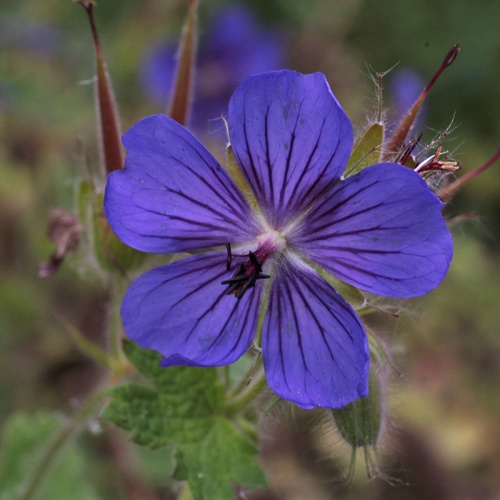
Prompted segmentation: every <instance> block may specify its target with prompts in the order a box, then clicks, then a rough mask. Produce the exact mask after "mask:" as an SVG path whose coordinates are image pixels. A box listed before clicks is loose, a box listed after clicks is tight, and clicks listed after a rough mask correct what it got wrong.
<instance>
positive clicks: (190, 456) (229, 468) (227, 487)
mask: <svg viewBox="0 0 500 500" xmlns="http://www.w3.org/2000/svg"><path fill="white" fill-rule="evenodd" d="M256 453H257V449H256V447H255V446H254V445H253V444H252V443H251V442H250V441H249V440H247V439H246V438H244V437H243V436H242V435H241V434H239V433H238V432H237V430H236V429H235V427H234V425H233V424H232V423H231V422H229V421H228V420H226V419H219V420H218V421H215V422H214V425H213V427H212V428H211V430H210V431H209V432H208V433H207V435H206V436H205V438H204V439H203V441H202V442H200V443H199V445H188V446H184V447H183V448H182V449H181V450H180V452H179V453H178V455H177V464H178V465H177V470H176V473H175V476H174V477H175V478H176V479H179V480H186V481H188V482H189V486H190V488H191V491H192V493H193V496H194V498H196V499H212V498H217V499H221V500H222V499H226V498H227V499H228V500H232V499H233V498H234V497H235V490H234V484H236V483H237V484H244V485H245V486H249V487H253V488H263V487H265V486H266V480H265V478H264V475H263V473H262V471H261V469H260V468H259V467H258V465H257V463H256V462H255V460H254V459H253V456H254V455H255V454H256Z"/></svg>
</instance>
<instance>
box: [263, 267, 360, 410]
mask: <svg viewBox="0 0 500 500" xmlns="http://www.w3.org/2000/svg"><path fill="white" fill-rule="evenodd" d="M300 267H301V268H300V269H299V267H298V266H296V265H291V266H288V267H287V268H285V269H282V270H281V271H280V270H276V271H275V273H274V275H273V283H272V285H271V292H270V299H269V308H268V313H267V316H266V320H265V322H264V329H263V338H262V352H263V355H264V368H265V371H266V378H267V381H268V383H269V386H270V387H271V389H272V390H273V391H275V392H276V393H277V394H278V395H279V396H280V397H282V398H285V399H288V400H290V401H293V402H294V403H296V404H297V405H299V406H300V407H302V408H305V409H309V408H314V407H317V406H319V407H326V408H340V407H342V406H345V405H346V404H348V403H350V402H351V401H354V400H356V399H357V398H359V397H365V396H367V394H368V368H369V351H368V342H367V338H366V335H365V332H364V329H363V326H362V324H361V322H360V320H359V318H358V317H357V316H356V313H355V312H354V310H353V309H352V308H351V306H350V305H348V304H347V302H345V300H344V299H343V298H342V297H341V296H340V295H339V294H338V293H337V292H336V291H335V290H334V289H333V288H332V287H330V285H328V283H327V282H326V281H325V280H324V279H323V278H321V277H320V276H318V275H317V274H316V273H315V272H314V271H312V270H311V269H310V268H309V267H306V266H305V265H304V264H301V266H300Z"/></svg>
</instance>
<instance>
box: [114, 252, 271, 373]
mask: <svg viewBox="0 0 500 500" xmlns="http://www.w3.org/2000/svg"><path fill="white" fill-rule="evenodd" d="M228 276H229V274H228V272H227V271H226V255H225V254H224V253H223V252H210V253H207V254H201V255H196V256H192V257H187V258H185V259H182V260H179V261H177V262H174V263H172V264H170V265H167V266H164V267H159V268H156V269H153V270H152V271H149V272H148V273H146V274H144V275H142V276H141V277H140V278H139V279H137V280H136V281H135V282H134V283H132V285H131V286H130V288H129V289H128V291H127V293H126V294H125V297H124V299H123V303H122V308H121V313H122V319H123V324H124V327H125V332H126V333H127V335H128V336H129V337H130V338H131V339H132V340H133V341H134V342H137V344H139V345H140V346H141V347H144V348H147V349H154V350H156V351H158V352H159V353H161V354H163V355H164V356H166V359H165V360H163V362H162V366H171V365H178V364H181V365H190V366H218V365H225V364H228V363H232V362H233V361H236V360H237V359H238V358H239V357H240V356H242V355H243V354H244V353H245V352H246V350H247V349H248V347H249V346H250V343H251V342H252V339H253V337H254V335H255V329H256V327H257V318H258V316H259V304H260V296H261V291H262V285H261V284H260V283H258V284H257V285H256V286H255V288H254V289H253V290H251V291H249V292H248V293H246V294H245V295H244V296H243V297H242V298H241V299H236V298H235V297H234V296H232V295H226V294H225V292H226V288H227V287H226V286H224V285H222V284H221V281H223V280H224V279H227V278H228Z"/></svg>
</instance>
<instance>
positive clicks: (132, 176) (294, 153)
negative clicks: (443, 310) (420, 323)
mask: <svg viewBox="0 0 500 500" xmlns="http://www.w3.org/2000/svg"><path fill="white" fill-rule="evenodd" d="M228 122H229V133H230V139H231V144H232V148H233V152H234V155H235V158H236V161H237V163H238V165H239V167H240V169H241V171H242V173H243V175H244V178H245V180H246V183H247V184H248V189H249V190H250V191H251V195H252V197H253V199H254V201H255V203H249V201H247V198H246V197H245V195H244V194H243V192H242V191H241V190H240V189H239V188H238V187H237V186H236V185H235V183H234V182H233V180H232V179H231V178H230V177H229V175H228V174H227V173H226V171H225V170H224V169H223V168H222V167H221V166H220V165H219V164H218V163H217V161H216V160H215V159H214V157H213V156H212V155H211V154H210V153H209V152H208V151H207V150H206V149H205V148H204V147H203V146H202V145H201V144H200V143H199V142H198V140H197V139H196V138H195V137H194V136H193V135H192V134H191V133H190V132H188V131H187V130H186V129H185V128H183V127H182V126H180V125H179V124H177V123H176V122H174V121H173V120H171V119H169V118H167V117H166V116H161V115H156V116H150V117H147V118H144V119H143V120H141V121H140V122H139V123H138V124H136V125H135V126H134V127H132V129H130V130H129V131H128V132H127V133H126V134H125V135H124V138H123V142H124V145H125V147H126V148H127V150H128V156H127V161H126V165H125V169H124V170H121V171H116V172H113V173H111V174H110V176H109V180H108V184H107V188H106V193H105V201H104V203H105V210H106V215H107V217H108V220H109V223H110V225H111V227H112V228H113V230H114V231H115V232H116V234H117V235H118V237H119V238H121V239H122V240H123V241H124V242H125V243H127V244H128V245H130V246H132V247H134V248H136V249H138V250H142V251H144V252H153V253H178V252H188V253H191V252H196V253H194V254H193V255H191V256H188V257H185V258H183V259H181V260H177V261H176V262H173V263H171V264H169V265H166V266H164V267H159V268H157V269H153V270H151V271H149V272H147V273H146V274H144V275H143V276H141V277H140V278H139V279H137V280H136V281H135V282H134V283H133V284H132V285H131V286H130V288H129V290H128V292H127V293H126V295H125V298H124V300H123V304H122V318H123V323H124V327H125V331H126V333H127V335H128V336H129V337H130V338H131V339H132V340H134V341H135V342H137V343H138V344H139V345H140V346H142V347H144V348H149V349H155V350H156V351H158V352H160V353H161V354H162V355H163V356H165V358H164V359H163V361H162V366H172V365H188V366H219V365H225V364H228V363H232V362H233V361H236V360H237V359H238V358H239V357H240V356H242V355H243V354H244V353H245V352H246V351H247V349H248V348H249V347H250V345H251V343H252V341H253V339H254V336H255V333H256V330H257V326H258V324H261V326H262V346H261V347H262V354H263V361H264V369H265V372H266V378H267V381H268V383H269V386H270V387H271V389H273V390H274V391H275V392H276V393H277V394H278V395H279V396H281V397H282V398H285V399H288V400H290V401H293V402H294V403H296V404H297V405H299V406H301V407H302V408H313V407H317V406H319V407H330V408H337V407H341V406H344V405H346V404H348V403H349V402H351V401H353V400H355V399H357V398H358V397H364V396H366V395H367V392H368V368H369V352H368V344H367V338H366V334H365V331H364V329H363V325H362V323H361V321H360V319H359V318H358V316H357V315H356V313H355V311H354V310H353V308H352V307H351V306H350V305H349V304H348V303H347V302H346V301H345V300H344V299H343V298H342V297H341V296H340V295H339V293H338V292H337V291H335V290H334V289H333V288H332V287H331V286H330V284H329V283H328V282H327V281H326V280H325V279H324V278H323V277H322V276H321V275H320V274H318V269H319V267H322V268H324V269H326V270H327V271H329V272H330V273H331V274H332V275H334V276H336V277H338V278H340V279H341V280H343V281H345V282H347V283H350V284H351V285H354V286H356V287H359V288H361V289H363V290H367V291H369V292H373V293H376V294H381V295H384V296H389V297H415V296H419V295H423V294H425V293H427V292H429V291H431V290H432V289H434V288H435V287H436V286H437V285H438V284H439V283H440V282H441V281H442V279H443V278H444V276H445V274H446V272H447V270H448V267H449V265H450V262H451V258H452V253H453V245H452V240H451V235H450V233H449V231H448V229H447V228H446V224H445V222H444V219H443V217H442V215H441V209H442V204H441V202H440V201H439V199H438V198H437V197H436V196H435V195H434V194H433V193H432V192H431V191H430V190H429V188H428V187H427V185H426V183H425V182H424V180H423V179H422V178H421V177H420V176H419V175H418V174H417V173H415V172H414V171H412V170H411V169H408V168H406V167H403V166H401V165H398V164H395V163H381V164H377V165H374V166H371V167H368V168H365V169H364V170H362V171H361V172H359V173H358V174H356V175H353V176H351V177H348V178H347V179H343V180H341V176H342V172H343V171H344V168H345V166H346V164H347V161H348V158H349V155H350V152H351V147H352V141H353V132H352V126H351V123H350V121H349V119H348V118H347V116H346V114H345V113H344V111H343V110H342V108H341V107H340V105H339V103H338V102H337V100H336V99H335V97H334V96H333V94H332V93H331V90H330V88H329V86H328V84H327V82H326V79H325V77H324V76H323V75H322V74H320V73H316V74H311V75H301V74H299V73H295V72H292V71H277V72H270V73H264V74H261V75H257V76H253V77H249V78H247V79H246V80H245V81H244V82H243V83H242V84H241V85H240V86H239V87H238V88H237V89H236V91H235V92H234V94H233V96H232V97H231V101H230V104H229V114H228ZM228 243H229V244H230V245H231V248H232V259H231V260H230V259H228V258H227V253H226V244H228ZM227 267H229V270H228V269H227ZM268 277H269V278H268ZM263 299H264V300H263Z"/></svg>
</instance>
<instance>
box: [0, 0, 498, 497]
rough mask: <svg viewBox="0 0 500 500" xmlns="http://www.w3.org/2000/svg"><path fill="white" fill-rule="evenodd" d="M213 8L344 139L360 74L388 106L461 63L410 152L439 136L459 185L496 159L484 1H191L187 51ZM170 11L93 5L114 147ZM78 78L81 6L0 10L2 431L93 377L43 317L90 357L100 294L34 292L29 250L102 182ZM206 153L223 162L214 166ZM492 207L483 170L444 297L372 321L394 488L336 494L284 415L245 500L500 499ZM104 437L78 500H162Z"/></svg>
mask: <svg viewBox="0 0 500 500" xmlns="http://www.w3.org/2000/svg"><path fill="white" fill-rule="evenodd" d="M229 3H230V4H232V5H235V4H243V3H245V4H246V5H247V6H248V7H250V8H251V9H252V10H253V11H254V12H255V15H256V16H257V18H258V20H259V22H260V23H262V25H263V26H264V27H265V29H268V30H276V32H278V33H279V34H280V36H282V37H283V40H284V44H285V54H286V55H285V57H286V61H285V63H284V66H286V67H289V68H291V69H296V70H298V71H302V72H312V71H322V72H324V73H325V74H326V75H327V78H328V80H329V82H330V84H331V86H332V89H333V91H334V92H335V94H336V96H337V98H338V99H339V101H340V102H341V104H342V106H343V107H344V108H345V110H346V111H347V113H348V114H349V116H350V117H351V119H352V121H353V123H354V125H355V129H356V128H357V130H360V129H361V126H362V125H363V124H365V123H366V121H367V118H369V117H373V115H374V108H375V102H376V101H375V94H374V86H373V82H372V81H371V79H370V77H369V73H370V70H369V68H372V69H373V70H375V71H379V72H383V71H386V70H389V69H390V68H392V67H393V66H394V65H396V64H398V66H396V68H395V69H394V70H393V71H392V72H391V73H389V74H388V75H387V76H386V77H385V80H384V84H385V87H386V88H385V93H384V95H385V103H386V104H387V105H388V106H390V105H391V92H390V89H391V78H392V76H393V74H395V73H396V72H397V70H398V68H402V67H406V68H411V69H412V70H414V71H415V72H417V73H418V74H419V75H420V76H421V77H422V78H423V79H424V81H427V80H428V79H430V77H431V76H432V74H433V73H434V71H435V70H436V68H437V67H438V66H439V64H440V62H441V60H442V58H443V57H444V55H445V54H446V53H447V51H448V50H449V49H450V48H451V46H452V45H453V44H455V43H459V44H460V45H461V48H462V51H461V52H460V54H459V57H458V59H457V60H456V61H455V63H454V64H453V66H451V67H450V68H449V69H448V70H447V71H446V72H445V73H444V74H443V76H442V77H441V79H440V81H439V82H438V84H437V85H436V87H435V88H434V89H433V90H432V92H431V94H430V96H429V98H428V101H427V110H426V123H425V126H426V127H427V128H426V129H425V134H424V142H425V140H426V139H427V140H430V139H431V138H432V137H433V136H434V135H435V131H436V130H438V131H442V130H444V129H445V128H446V127H447V126H448V125H449V124H450V122H452V121H453V124H454V129H455V130H454V133H453V134H452V135H451V137H449V138H448V139H447V142H446V144H445V149H447V150H448V151H451V152H453V156H454V158H455V159H456V160H458V161H460V162H461V164H462V167H463V171H464V172H465V171H468V170H470V169H472V168H473V167H476V166H479V165H481V164H482V163H484V162H485V161H486V160H487V159H488V158H489V157H490V156H492V154H493V153H494V152H495V151H496V150H497V149H498V147H499V143H500V120H499V119H498V117H499V116H500V96H499V88H500V85H499V84H500V34H499V29H498V26H500V5H499V3H498V1H496V0H481V1H479V2H470V1H467V0H453V1H452V0H437V1H436V0H432V1H431V0H419V1H416V0H390V1H387V2H377V1H375V0H331V1H325V0H308V1H299V0H266V1H253V2H252V1H247V2H224V1H222V0H205V1H202V2H201V8H200V23H201V24H200V34H201V36H202V37H203V36H204V30H206V29H207V28H206V26H207V20H208V19H210V18H213V16H214V13H216V12H217V9H219V8H221V7H224V6H227V5H228V4H229ZM186 4H187V2H186V1H181V0H149V1H147V2H146V1H139V0H101V1H99V2H98V7H97V9H96V11H95V15H96V19H97V26H98V29H99V33H100V37H101V44H102V47H103V51H104V55H105V58H106V60H107V63H108V69H109V71H110V73H111V76H112V79H113V84H114V89H115V93H116V98H117V102H118V105H119V108H120V113H121V117H122V125H123V129H124V130H125V129H126V128H128V127H129V126H130V125H132V124H133V123H134V122H135V121H137V120H138V119H139V118H141V117H142V116H145V115H147V114H151V113H154V112H158V111H162V110H159V109H158V108H157V107H155V105H154V104H152V103H151V102H150V101H149V100H148V99H147V97H146V95H145V93H144V91H143V90H142V88H141V86H140V84H139V76H138V70H139V67H140V64H141V60H142V59H143V58H144V54H145V51H146V49H147V48H148V47H149V46H151V44H153V43H155V42H158V41H159V40H161V39H164V38H167V37H168V38H175V37H178V35H179V33H180V30H181V27H182V22H183V17H184V15H185V12H186ZM93 76H94V55H93V49H92V43H91V37H90V32H89V27H88V22H87V19H86V17H85V13H84V11H83V9H82V8H81V7H80V6H77V5H74V4H72V2H71V1H70V0H44V1H43V2H41V1H33V0H32V1H29V0H15V1H14V0H2V5H1V6H0V234H1V240H0V241H1V243H0V265H1V268H0V273H1V283H2V286H1V287H0V299H1V300H0V373H1V377H0V421H1V422H2V423H4V422H6V421H7V418H8V416H9V415H11V414H12V413H13V412H15V411H23V412H35V411H37V410H40V409H43V410H58V411H60V412H61V415H66V414H69V413H70V412H71V410H72V408H74V407H75V406H77V405H78V403H79V401H80V400H81V398H84V397H85V396H86V394H88V392H89V390H91V388H92V387H93V386H94V385H95V384H96V381H97V380H98V379H99V377H100V376H101V375H102V372H101V371H100V369H98V368H96V367H95V365H94V364H93V363H91V362H90V361H88V360H86V359H85V357H84V356H82V355H81V354H80V353H79V352H78V351H77V349H76V348H75V346H74V344H73V343H72V341H71V339H70V337H69V336H68V333H67V331H66V330H65V327H64V326H63V325H62V324H61V322H60V321H59V320H58V319H57V316H58V315H59V316H61V315H62V316H63V317H65V318H67V319H68V321H70V322H71V323H73V324H74V325H76V326H78V328H80V329H81V330H82V331H83V332H85V334H86V335H87V336H88V337H89V338H90V339H92V340H93V341H95V342H97V343H101V344H102V343H103V342H104V340H103V339H104V334H105V332H104V331H103V328H104V326H103V325H104V324H105V319H106V314H107V311H106V304H107V301H108V300H109V292H108V289H107V286H106V283H105V281H104V280H103V279H102V277H101V276H100V275H99V273H98V272H96V271H93V270H92V267H91V266H88V265H87V264H86V261H87V260H88V258H87V257H86V256H85V255H84V250H80V251H79V252H77V253H76V254H73V255H71V256H70V257H69V258H68V259H67V261H66V262H65V263H64V265H63V266H62V268H61V270H60V271H59V272H58V273H57V274H56V275H55V276H53V277H50V278H47V279H39V278H37V268H38V264H39V262H40V261H43V260H46V259H47V258H48V257H49V255H50V254H51V252H52V251H53V249H54V245H53V244H52V243H51V242H50V241H49V240H48V239H47V236H46V223H47V220H48V217H49V215H50V214H51V212H52V211H53V210H54V209H56V208H59V207H62V208H65V209H66V210H68V211H70V212H74V211H75V207H74V193H75V186H76V182H77V180H79V179H81V178H83V177H84V176H86V175H88V172H89V170H90V171H93V172H96V171H97V170H98V169H99V166H98V165H99V155H98V149H97V147H96V118H95V106H94V95H93V86H92V84H91V80H92V78H93ZM195 106H196V102H195ZM215 118H216V117H215ZM207 140H208V141H209V142H210V140H211V137H210V134H208V137H207ZM217 148H218V150H217ZM215 149H216V151H215V153H217V152H219V153H220V151H221V150H222V146H221V145H218V146H215ZM499 193H500V165H497V166H496V167H493V168H492V169H491V170H490V171H488V172H487V173H485V174H484V175H483V176H481V177H480V178H477V179H475V180H473V181H472V182H471V183H470V184H468V185H466V186H465V187H464V189H463V190H462V191H461V192H460V194H459V196H457V197H456V198H455V199H454V200H453V203H452V204H451V206H449V207H447V209H446V215H447V216H449V217H453V216H456V215H460V214H462V213H467V212H470V211H474V212H476V213H477V214H478V216H477V217H476V218H474V219H472V220H469V221H467V222H465V223H463V224H461V225H458V226H456V227H454V229H453V234H454V239H455V258H454V261H453V264H452V267H451V270H450V272H449V275H448V277H447V278H446V280H445V282H444V283H443V285H442V286H441V287H440V288H439V289H438V290H436V291H434V292H433V293H431V294H430V295H429V296H427V297H425V298H423V299H421V300H415V301H412V302H411V303H405V304H401V308H402V311H403V315H402V318H401V319H399V320H396V319H391V318H389V319H388V318H387V317H386V316H384V315H380V316H376V317H373V318H369V322H370V324H372V325H373V327H374V328H375V329H376V330H377V331H378V332H379V333H380V334H381V335H382V337H383V338H386V339H387V343H388V344H389V345H391V347H392V351H393V353H394V359H395V364H396V365H397V368H398V370H399V371H400V372H401V374H402V376H401V377H398V376H397V375H396V373H394V374H393V375H392V380H391V382H392V386H391V389H390V391H389V392H390V394H389V407H390V417H389V419H388V422H387V433H386V436H385V438H384V440H383V442H382V444H381V449H380V459H381V462H382V464H383V467H382V468H383V470H384V471H385V473H386V475H387V476H388V478H389V479H391V482H392V483H394V484H392V485H390V484H388V482H387V481H383V480H375V481H368V480H367V479H366V477H365V475H364V471H363V466H362V464H361V463H360V466H359V467H358V472H357V473H356V475H355V477H354V480H353V482H352V484H351V485H350V486H346V485H345V484H343V483H342V479H341V477H342V471H344V472H345V467H346V464H347V463H348V459H349V451H348V450H347V449H346V447H345V446H344V447H343V446H342V445H340V444H339V443H338V439H336V438H335V436H333V431H331V430H328V429H327V428H326V427H325V426H324V425H320V424H319V423H318V422H316V421H315V420H314V418H313V419H312V420H313V422H312V424H313V425H310V424H311V422H310V421H309V420H310V415H302V414H301V416H300V418H299V420H300V421H301V422H302V420H304V426H303V427H302V426H301V425H299V424H295V423H291V421H292V419H291V418H287V416H284V420H283V421H280V422H279V423H277V422H267V423H266V422H264V423H263V425H268V426H269V429H265V431H266V432H265V434H266V440H265V443H264V444H263V448H264V451H263V454H264V462H265V463H266V467H267V470H268V471H269V479H270V484H271V491H270V492H265V493H248V498H260V499H272V498H280V499H281V498H283V499H304V498H307V499H309V498H311V499H329V498H351V499H357V498H359V499H365V498H366V499H372V498H373V499H392V498H394V499H400V498H404V499H406V498H410V499H471V500H474V499H478V500H479V499H481V500H482V499H500V454H499V453H498V450H499V449H500V426H499V421H500V398H499V397H498V392H499V389H498V387H499V385H498V384H499V380H500V336H499V334H498V333H499V332H498V329H499V325H500V307H499V305H498V301H499V299H500V258H499V249H500V196H499ZM399 305H400V304H398V306H399ZM40 418H42V420H43V417H40ZM44 425H45V424H44ZM47 425H48V426H49V427H50V425H51V424H47ZM101 425H102V423H100V422H93V423H92V425H91V426H89V428H88V429H86V430H85V431H84V433H83V434H82V435H81V437H80V438H79V441H78V445H79V448H78V450H76V451H75V453H78V457H77V458H75V459H74V467H73V468H72V469H71V471H69V472H68V474H71V477H72V478H74V481H76V482H77V483H78V484H80V483H81V484H82V485H85V487H84V488H83V487H82V489H81V491H80V493H79V494H81V498H83V499H87V498H88V499H90V498H104V499H107V498H109V499H114V498H123V499H128V498H134V499H142V498H145V499H148V498H172V496H171V495H172V493H171V491H172V490H171V488H170V485H169V483H168V480H167V479H166V477H167V475H168V471H169V467H171V462H170V458H169V456H168V454H167V453H166V452H162V451H160V452H155V453H148V452H144V451H138V450H137V449H136V448H135V447H133V446H132V445H129V443H128V442H127V438H126V437H125V438H124V437H123V436H122V435H121V434H119V433H118V432H117V431H116V430H114V429H111V427H110V426H109V425H104V427H105V433H103V432H102V429H101ZM330 441H331V443H330ZM3 444H4V445H5V438H4V443H3ZM68 467H69V466H68ZM339 471H340V472H339ZM1 489H2V485H1V484H0V492H1ZM87 490H88V491H87ZM148 495H150V496H148ZM0 497H1V495H0ZM47 498H55V499H56V500H58V497H57V495H56V496H52V497H47Z"/></svg>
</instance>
